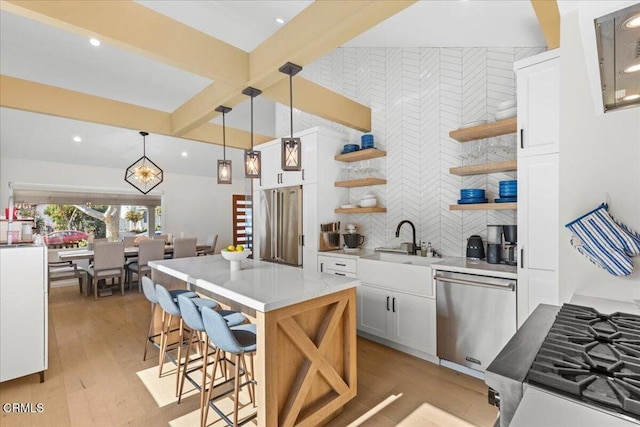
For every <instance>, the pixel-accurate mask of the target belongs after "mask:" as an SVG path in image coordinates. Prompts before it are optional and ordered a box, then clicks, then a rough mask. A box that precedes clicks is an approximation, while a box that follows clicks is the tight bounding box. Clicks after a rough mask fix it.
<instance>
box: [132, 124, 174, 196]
mask: <svg viewBox="0 0 640 427" xmlns="http://www.w3.org/2000/svg"><path fill="white" fill-rule="evenodd" d="M140 135H142V157H140V158H139V159H138V160H136V161H135V162H133V164H132V165H131V166H129V167H128V168H127V170H126V171H125V173H124V180H125V181H127V182H128V183H129V184H131V185H133V186H134V187H135V188H136V190H138V191H139V192H141V193H142V194H147V193H148V192H149V191H151V190H153V189H154V188H156V187H157V186H158V185H160V183H161V182H162V181H163V180H164V178H163V172H162V169H160V167H159V166H158V165H156V164H155V163H153V162H152V161H151V159H150V158H148V157H147V144H146V137H147V135H149V133H148V132H140Z"/></svg>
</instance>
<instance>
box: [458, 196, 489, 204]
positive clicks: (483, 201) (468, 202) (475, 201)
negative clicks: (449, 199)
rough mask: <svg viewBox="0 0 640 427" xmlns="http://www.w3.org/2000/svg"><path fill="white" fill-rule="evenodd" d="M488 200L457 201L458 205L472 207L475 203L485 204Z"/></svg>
mask: <svg viewBox="0 0 640 427" xmlns="http://www.w3.org/2000/svg"><path fill="white" fill-rule="evenodd" d="M487 202H488V199H485V198H475V199H460V200H458V204H459V205H472V204H475V203H487Z"/></svg>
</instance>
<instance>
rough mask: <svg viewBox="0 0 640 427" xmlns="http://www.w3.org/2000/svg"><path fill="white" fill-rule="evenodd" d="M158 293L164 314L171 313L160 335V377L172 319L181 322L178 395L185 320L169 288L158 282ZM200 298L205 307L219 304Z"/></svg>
mask: <svg viewBox="0 0 640 427" xmlns="http://www.w3.org/2000/svg"><path fill="white" fill-rule="evenodd" d="M156 294H157V295H158V302H159V303H160V307H162V309H163V310H164V313H163V316H164V315H165V314H169V318H168V319H166V321H165V322H164V324H163V328H162V333H161V335H160V355H159V358H158V364H159V371H158V377H161V376H162V366H163V365H164V361H165V358H166V356H168V355H169V354H168V352H167V347H168V341H169V332H170V331H169V329H170V328H171V320H173V318H174V317H177V318H179V319H180V324H179V326H178V341H177V343H176V344H177V345H178V357H177V358H176V360H175V363H176V396H177V395H178V385H179V379H180V375H179V373H180V363H181V362H180V360H181V358H182V346H183V344H184V322H183V320H182V315H181V312H180V307H179V306H178V303H177V302H176V301H175V300H174V299H173V297H172V296H171V294H170V293H169V291H168V290H167V288H165V287H164V286H162V285H160V284H156ZM200 299H201V300H202V301H201V304H202V305H203V306H204V307H209V308H212V309H213V308H216V307H217V306H218V303H217V302H215V301H213V300H210V299H204V298H200ZM169 360H171V356H169Z"/></svg>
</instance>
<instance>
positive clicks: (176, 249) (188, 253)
mask: <svg viewBox="0 0 640 427" xmlns="http://www.w3.org/2000/svg"><path fill="white" fill-rule="evenodd" d="M197 245H198V239H196V238H195V237H183V238H178V239H175V240H174V241H173V257H174V258H188V257H192V256H196V246H197Z"/></svg>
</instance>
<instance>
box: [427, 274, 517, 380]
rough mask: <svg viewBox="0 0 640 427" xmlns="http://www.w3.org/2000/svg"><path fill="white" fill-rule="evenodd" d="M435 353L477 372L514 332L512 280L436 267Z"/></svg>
mask: <svg viewBox="0 0 640 427" xmlns="http://www.w3.org/2000/svg"><path fill="white" fill-rule="evenodd" d="M435 279H436V312H437V329H438V334H437V337H438V347H437V354H438V357H439V358H441V359H444V360H448V361H451V362H454V363H457V364H459V365H463V366H466V367H469V368H472V369H475V370H478V371H481V372H484V370H485V369H486V368H487V366H488V365H489V364H490V363H491V361H492V360H493V358H494V357H495V356H496V355H497V354H498V353H499V352H500V350H501V349H502V347H504V345H505V344H506V343H507V342H508V341H509V339H510V338H511V337H512V336H513V334H514V333H515V332H516V322H517V317H516V283H517V282H516V280H512V279H502V278H497V277H487V276H478V275H472V274H462V273H451V272H446V271H438V274H436V276H435Z"/></svg>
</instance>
